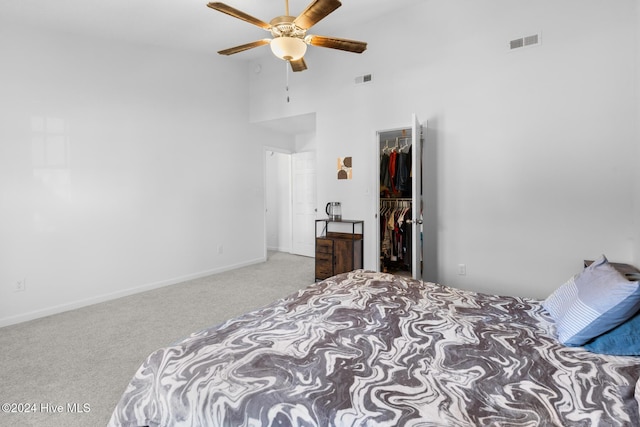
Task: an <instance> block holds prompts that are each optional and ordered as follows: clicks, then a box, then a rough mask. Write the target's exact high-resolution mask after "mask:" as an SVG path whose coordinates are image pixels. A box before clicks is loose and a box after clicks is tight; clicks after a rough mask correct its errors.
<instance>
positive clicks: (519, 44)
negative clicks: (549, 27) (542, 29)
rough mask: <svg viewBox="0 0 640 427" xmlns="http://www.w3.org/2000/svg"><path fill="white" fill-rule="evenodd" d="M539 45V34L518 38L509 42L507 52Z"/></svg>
mask: <svg viewBox="0 0 640 427" xmlns="http://www.w3.org/2000/svg"><path fill="white" fill-rule="evenodd" d="M538 44H540V34H533V35H530V36H525V37H520V38H517V39H514V40H511V41H510V42H509V50H515V49H520V48H523V47H529V46H535V45H538Z"/></svg>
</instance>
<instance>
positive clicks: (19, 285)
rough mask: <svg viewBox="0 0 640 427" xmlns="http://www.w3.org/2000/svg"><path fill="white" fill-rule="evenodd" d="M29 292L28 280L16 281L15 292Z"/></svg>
mask: <svg viewBox="0 0 640 427" xmlns="http://www.w3.org/2000/svg"><path fill="white" fill-rule="evenodd" d="M26 290H27V279H22V280H16V281H15V283H14V284H13V292H24V291H26Z"/></svg>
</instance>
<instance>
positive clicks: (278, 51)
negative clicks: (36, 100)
mask: <svg viewBox="0 0 640 427" xmlns="http://www.w3.org/2000/svg"><path fill="white" fill-rule="evenodd" d="M270 45H271V51H272V52H273V54H274V55H275V56H277V57H278V58H280V59H283V60H285V61H297V60H299V59H300V58H302V57H303V56H304V54H305V53H306V52H307V44H306V43H305V42H304V40H302V39H300V38H297V37H286V36H282V37H276V38H274V39H272V40H271V43H270Z"/></svg>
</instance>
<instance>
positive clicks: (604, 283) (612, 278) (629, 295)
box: [542, 255, 640, 346]
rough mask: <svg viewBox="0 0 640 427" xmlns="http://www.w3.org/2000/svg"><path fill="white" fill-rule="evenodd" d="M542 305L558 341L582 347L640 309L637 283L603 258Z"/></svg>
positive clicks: (574, 277)
mask: <svg viewBox="0 0 640 427" xmlns="http://www.w3.org/2000/svg"><path fill="white" fill-rule="evenodd" d="M542 305H543V307H544V308H545V309H546V310H547V311H548V312H549V314H550V315H551V317H552V318H553V320H555V323H556V332H557V334H558V340H559V341H560V342H561V343H563V344H565V345H568V346H581V345H583V344H585V343H586V342H587V341H589V340H591V339H592V338H594V337H597V336H598V335H601V334H603V333H605V332H607V331H608V330H610V329H613V328H615V327H616V326H618V325H620V324H621V323H622V322H624V321H625V320H627V319H629V318H630V317H631V316H633V315H634V314H635V313H636V312H637V311H638V309H640V283H638V282H637V281H635V282H632V281H629V280H627V278H625V277H624V275H622V274H621V273H619V272H618V271H617V270H616V269H615V268H614V267H613V266H612V265H610V264H609V262H608V261H607V258H606V257H605V256H604V255H603V256H602V257H600V259H598V260H596V261H594V262H593V263H592V264H591V265H590V266H588V267H587V268H585V269H584V270H583V271H582V272H580V273H578V274H576V275H575V276H573V277H572V278H571V279H569V281H568V282H567V283H565V284H564V285H562V286H560V287H559V288H558V289H556V290H555V291H554V292H553V293H552V294H551V295H549V297H548V298H547V299H546V300H544V301H543V303H542Z"/></svg>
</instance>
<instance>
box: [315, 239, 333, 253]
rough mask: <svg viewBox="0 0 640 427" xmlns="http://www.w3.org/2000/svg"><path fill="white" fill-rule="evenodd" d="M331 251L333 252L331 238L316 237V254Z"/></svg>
mask: <svg viewBox="0 0 640 427" xmlns="http://www.w3.org/2000/svg"><path fill="white" fill-rule="evenodd" d="M332 253H333V240H331V239H316V254H332Z"/></svg>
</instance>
